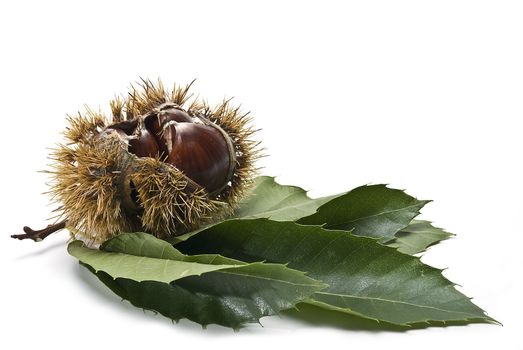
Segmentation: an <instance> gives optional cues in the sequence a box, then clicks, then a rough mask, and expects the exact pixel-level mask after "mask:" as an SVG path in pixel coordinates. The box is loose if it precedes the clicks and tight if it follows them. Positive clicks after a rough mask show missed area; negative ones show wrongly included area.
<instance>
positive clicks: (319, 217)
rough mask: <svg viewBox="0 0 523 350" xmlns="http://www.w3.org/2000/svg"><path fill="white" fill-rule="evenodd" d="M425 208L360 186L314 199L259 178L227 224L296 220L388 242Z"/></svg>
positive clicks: (421, 203) (400, 196)
mask: <svg viewBox="0 0 523 350" xmlns="http://www.w3.org/2000/svg"><path fill="white" fill-rule="evenodd" d="M427 202H429V201H419V200H417V199H415V198H413V197H411V196H409V195H407V194H405V193H404V192H403V191H400V190H395V189H390V188H387V187H386V186H385V185H373V186H362V187H358V188H356V189H354V190H352V191H350V192H347V193H342V194H337V195H333V196H328V197H321V198H316V199H312V198H309V197H308V196H307V193H306V191H305V190H304V189H302V188H300V187H296V186H286V185H280V184H279V183H277V182H276V181H275V180H274V178H273V177H269V176H260V177H258V178H256V180H255V186H254V187H253V189H252V190H251V192H250V194H248V195H247V196H246V197H245V198H244V199H243V201H242V202H241V203H240V205H239V208H238V210H237V211H236V212H235V213H234V214H233V215H232V216H231V218H230V219H256V218H268V219H271V220H276V221H296V220H297V222H299V223H301V224H305V225H324V227H325V228H329V229H341V230H346V231H351V230H353V229H354V231H353V233H354V234H356V235H360V236H369V237H376V238H382V242H387V241H390V240H391V239H393V238H394V234H395V233H396V232H398V231H399V230H401V229H403V228H405V227H406V226H407V225H408V224H409V223H410V222H411V220H412V219H413V218H414V217H416V216H417V215H418V214H419V210H420V209H421V208H422V207H423V206H424V205H425V204H426V203H427ZM215 224H216V223H215ZM215 224H212V225H215ZM212 225H209V226H207V227H211V226H212ZM207 227H203V228H200V229H198V230H195V231H192V232H189V233H186V234H184V235H180V236H177V237H173V238H172V239H170V242H171V243H173V244H176V243H178V242H182V241H184V240H186V239H188V238H189V237H191V236H193V235H195V234H197V233H198V232H200V231H201V230H203V229H206V228H207Z"/></svg>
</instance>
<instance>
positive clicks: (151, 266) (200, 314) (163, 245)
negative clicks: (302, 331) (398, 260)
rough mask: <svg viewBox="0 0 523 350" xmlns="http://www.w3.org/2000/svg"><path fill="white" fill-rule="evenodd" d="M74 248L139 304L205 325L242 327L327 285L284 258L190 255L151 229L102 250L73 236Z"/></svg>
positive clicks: (90, 266) (115, 289)
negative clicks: (261, 259) (249, 259)
mask: <svg viewBox="0 0 523 350" xmlns="http://www.w3.org/2000/svg"><path fill="white" fill-rule="evenodd" d="M68 251H69V253H70V254H71V255H73V256H75V257H76V258H78V259H79V260H80V263H81V264H82V265H84V266H86V267H87V268H88V269H89V270H90V271H91V272H93V273H94V274H96V276H97V277H98V278H99V279H100V280H101V281H102V282H103V283H104V284H106V285H107V286H108V287H109V288H110V289H111V290H112V291H113V292H115V293H116V294H118V295H119V296H120V297H122V298H123V299H126V300H129V301H130V302H131V303H132V304H133V305H134V306H137V307H141V308H144V309H148V310H154V311H157V312H159V313H161V314H162V315H164V316H166V317H168V318H171V319H173V320H179V319H181V318H187V319H190V320H192V321H194V322H197V323H199V324H201V325H203V326H205V325H207V324H213V323H214V324H219V325H223V326H226V327H232V328H234V329H237V328H239V327H241V326H242V325H243V324H245V323H248V322H259V319H260V318H261V317H263V316H268V315H273V314H277V313H279V312H280V311H282V310H285V309H289V308H292V307H294V306H295V305H296V304H297V303H299V302H301V301H304V300H306V299H307V298H308V297H310V296H311V295H312V294H313V293H314V292H316V291H319V290H321V289H323V288H325V287H326V285H325V284H323V283H321V282H318V281H316V280H314V279H312V278H310V277H307V276H305V273H303V272H301V271H297V270H293V269H290V268H288V267H287V266H285V265H283V264H278V263H276V264H273V263H262V262H252V263H244V262H241V261H238V260H234V259H230V258H225V257H222V256H220V255H216V254H204V255H198V256H186V255H184V254H182V253H180V252H179V251H178V250H177V249H175V248H174V247H173V246H172V245H170V244H169V243H167V242H165V241H162V240H160V239H157V238H155V237H154V236H152V235H150V234H146V233H129V234H121V235H119V236H117V237H115V238H113V239H111V240H109V241H107V242H105V243H104V244H103V245H102V246H101V247H100V250H96V249H89V248H87V247H86V246H85V245H84V244H83V242H81V241H73V242H71V243H70V244H69V247H68Z"/></svg>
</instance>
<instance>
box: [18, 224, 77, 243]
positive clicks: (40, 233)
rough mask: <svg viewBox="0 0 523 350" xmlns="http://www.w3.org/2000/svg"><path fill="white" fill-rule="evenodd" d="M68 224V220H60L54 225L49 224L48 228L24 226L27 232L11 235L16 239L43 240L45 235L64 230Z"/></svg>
mask: <svg viewBox="0 0 523 350" xmlns="http://www.w3.org/2000/svg"><path fill="white" fill-rule="evenodd" d="M66 224H67V220H64V221H60V222H59V223H56V224H54V225H48V226H47V227H46V228H44V229H42V230H36V231H35V230H33V229H31V228H30V227H27V226H24V232H25V234H22V235H11V238H16V239H20V240H22V239H32V240H33V241H35V242H40V241H43V240H44V238H45V237H47V236H49V235H50V234H52V233H55V232H56V231H60V230H63V229H64V228H65V225H66Z"/></svg>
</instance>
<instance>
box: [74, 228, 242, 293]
mask: <svg viewBox="0 0 523 350" xmlns="http://www.w3.org/2000/svg"><path fill="white" fill-rule="evenodd" d="M149 236H150V235H149ZM173 249H174V248H173ZM67 250H68V252H69V254H71V255H72V256H74V257H76V258H77V259H78V260H80V261H82V262H83V263H86V264H88V265H89V266H91V267H92V268H93V269H94V270H95V271H104V272H106V273H108V274H109V275H111V276H112V277H113V278H128V279H132V280H134V281H137V282H141V281H158V282H164V283H169V282H172V281H176V280H178V279H180V278H183V277H187V276H193V275H196V276H198V275H201V274H202V273H206V272H211V271H216V270H220V269H226V268H229V267H234V266H235V265H210V264H199V263H194V262H185V261H181V260H171V259H169V258H165V259H157V258H147V257H143V256H139V255H129V254H122V253H110V252H104V251H101V250H95V249H90V248H87V247H86V246H85V244H84V243H83V242H82V241H73V242H71V243H70V244H69V246H68V247H67Z"/></svg>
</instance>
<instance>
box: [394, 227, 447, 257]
mask: <svg viewBox="0 0 523 350" xmlns="http://www.w3.org/2000/svg"><path fill="white" fill-rule="evenodd" d="M452 236H453V234H452V233H449V232H446V231H444V230H442V229H441V228H439V227H434V226H432V224H431V223H430V221H425V220H413V221H412V222H411V223H410V224H409V225H408V226H407V227H405V228H404V229H402V230H401V231H399V232H397V233H396V235H395V237H394V239H393V240H392V241H390V242H388V243H387V245H388V246H390V247H395V248H398V250H399V251H400V252H402V253H405V254H417V253H421V252H423V251H424V250H425V249H427V248H428V247H429V246H431V245H434V244H436V243H439V242H440V241H442V240H445V239H448V238H450V237H452Z"/></svg>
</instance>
